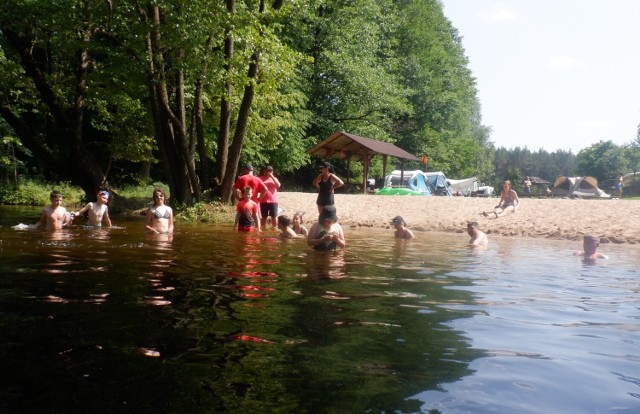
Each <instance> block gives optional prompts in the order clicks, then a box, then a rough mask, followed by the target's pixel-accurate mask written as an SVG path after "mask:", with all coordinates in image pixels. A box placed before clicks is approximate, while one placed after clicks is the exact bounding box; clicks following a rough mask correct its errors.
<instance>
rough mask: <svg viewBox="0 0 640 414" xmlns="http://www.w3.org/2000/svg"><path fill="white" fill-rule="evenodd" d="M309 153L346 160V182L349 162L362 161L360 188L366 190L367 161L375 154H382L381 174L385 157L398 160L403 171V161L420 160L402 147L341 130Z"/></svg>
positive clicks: (383, 171) (384, 164)
mask: <svg viewBox="0 0 640 414" xmlns="http://www.w3.org/2000/svg"><path fill="white" fill-rule="evenodd" d="M308 152H309V154H311V155H315V156H317V157H321V158H325V159H327V158H338V159H341V160H347V182H349V163H350V162H351V161H352V160H354V161H362V162H363V164H364V181H363V183H362V188H363V190H364V192H366V191H367V179H368V178H369V163H370V161H371V158H373V157H375V156H376V155H381V156H382V175H383V176H386V175H387V157H389V156H392V157H395V158H398V159H399V160H400V166H401V168H400V169H401V171H404V162H405V161H406V160H409V161H420V160H419V159H418V157H416V156H414V155H412V154H409V153H408V152H406V151H405V150H403V149H402V148H398V147H396V146H395V145H393V144H390V143H388V142H383V141H376V140H375V139H371V138H365V137H360V136H358V135H352V134H348V133H346V132H343V131H338V132H335V133H334V134H333V135H331V136H330V137H329V138H327V139H325V140H324V141H322V142H320V143H318V144H317V145H316V146H314V147H313V148H311V149H310V150H309V151H308Z"/></svg>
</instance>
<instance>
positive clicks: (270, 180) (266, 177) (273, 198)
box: [260, 165, 280, 230]
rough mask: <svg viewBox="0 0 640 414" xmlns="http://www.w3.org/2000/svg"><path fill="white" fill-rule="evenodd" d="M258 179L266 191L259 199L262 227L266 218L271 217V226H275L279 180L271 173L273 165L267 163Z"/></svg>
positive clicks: (264, 227) (265, 223) (265, 222)
mask: <svg viewBox="0 0 640 414" xmlns="http://www.w3.org/2000/svg"><path fill="white" fill-rule="evenodd" d="M260 179H261V180H262V182H263V183H264V185H266V186H267V190H268V191H267V193H266V194H265V196H264V197H263V198H262V201H260V215H261V216H262V228H263V229H265V230H266V228H267V220H268V219H269V217H271V228H273V229H275V228H276V227H278V226H277V224H276V218H277V217H278V189H279V188H280V181H278V179H277V178H276V176H275V175H273V167H272V166H270V165H268V166H267V167H266V168H265V169H264V170H263V171H262V173H261V174H260Z"/></svg>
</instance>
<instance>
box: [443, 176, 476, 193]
mask: <svg viewBox="0 0 640 414" xmlns="http://www.w3.org/2000/svg"><path fill="white" fill-rule="evenodd" d="M447 184H449V189H450V190H451V192H452V193H454V194H456V193H457V192H458V191H459V192H460V193H461V194H462V195H464V196H470V195H471V193H477V192H478V179H477V178H476V177H469V178H463V179H461V180H452V179H447Z"/></svg>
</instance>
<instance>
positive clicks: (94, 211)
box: [71, 190, 111, 227]
mask: <svg viewBox="0 0 640 414" xmlns="http://www.w3.org/2000/svg"><path fill="white" fill-rule="evenodd" d="M108 202H109V192H108V191H107V190H100V191H98V196H97V199H96V201H95V202H94V201H92V202H90V203H87V205H86V206H84V207H82V209H80V210H79V211H77V212H75V213H71V214H73V215H75V216H80V215H82V214H85V213H87V225H89V226H96V227H100V226H102V221H103V220H104V224H105V225H106V226H107V227H111V219H110V218H109V208H108V207H107V203H108Z"/></svg>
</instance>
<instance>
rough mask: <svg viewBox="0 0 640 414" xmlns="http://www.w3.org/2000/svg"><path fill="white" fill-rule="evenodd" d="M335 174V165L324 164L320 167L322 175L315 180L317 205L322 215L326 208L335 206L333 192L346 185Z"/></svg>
mask: <svg viewBox="0 0 640 414" xmlns="http://www.w3.org/2000/svg"><path fill="white" fill-rule="evenodd" d="M333 172H334V169H333V165H331V164H330V163H328V162H323V163H322V164H321V165H320V175H318V176H317V177H316V179H315V180H313V186H314V187H315V188H316V189H317V190H318V199H317V200H316V204H317V205H318V213H319V214H321V213H322V208H323V207H324V206H332V205H334V204H335V200H334V197H333V192H334V190H336V189H338V188H340V187H342V186H343V185H344V182H342V180H341V179H340V178H338V176H337V175H335V174H334V173H333Z"/></svg>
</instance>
